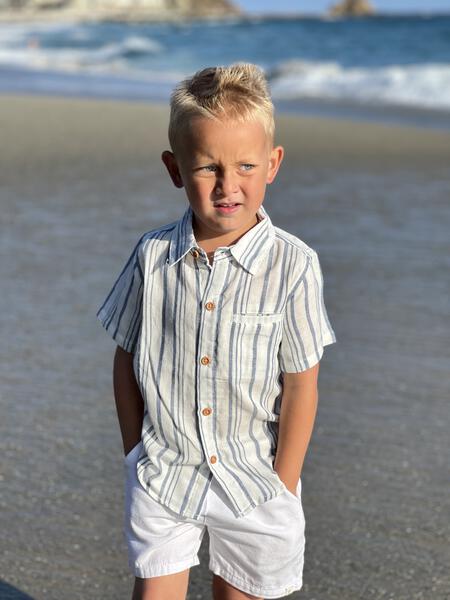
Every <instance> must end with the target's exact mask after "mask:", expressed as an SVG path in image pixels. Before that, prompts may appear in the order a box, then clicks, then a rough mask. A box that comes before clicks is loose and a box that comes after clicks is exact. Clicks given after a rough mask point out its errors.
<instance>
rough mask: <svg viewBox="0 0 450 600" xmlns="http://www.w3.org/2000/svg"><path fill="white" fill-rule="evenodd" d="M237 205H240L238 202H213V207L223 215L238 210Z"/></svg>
mask: <svg viewBox="0 0 450 600" xmlns="http://www.w3.org/2000/svg"><path fill="white" fill-rule="evenodd" d="M239 207H240V204H239V203H237V202H236V203H233V204H231V203H230V204H226V203H223V204H214V208H215V209H216V210H218V211H219V212H220V213H222V214H224V215H227V214H230V213H233V212H235V211H236V210H238V208H239Z"/></svg>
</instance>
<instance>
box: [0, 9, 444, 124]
mask: <svg viewBox="0 0 450 600" xmlns="http://www.w3.org/2000/svg"><path fill="white" fill-rule="evenodd" d="M235 61H250V62H254V63H256V64H258V65H260V66H261V67H262V68H263V69H264V71H265V72H266V74H267V77H268V79H269V82H270V87H271V91H272V95H273V98H274V101H275V104H276V105H277V106H278V108H279V109H281V110H288V111H294V112H307V113H313V114H314V113H318V114H323V113H325V114H328V113H331V114H334V115H344V116H350V117H356V118H358V117H362V118H369V119H371V118H375V119H381V120H384V121H402V120H407V121H412V122H415V123H418V124H422V125H425V126H431V127H441V126H442V127H445V128H448V127H449V123H450V15H447V16H445V15H441V16H439V15H435V16H433V15H429V16H408V17H400V16H393V17H378V18H372V19H358V20H351V19H335V20H331V19H325V18H322V19H321V18H308V19H290V20H286V19H258V18H247V19H233V20H228V21H225V22H224V21H212V22H208V23H200V22H191V23H185V24H164V23H163V24H121V23H112V22H111V23H81V24H80V23H64V24H55V23H51V24H50V23H44V22H40V23H33V24H31V23H27V24H9V23H8V24H0V92H24V93H46V94H59V95H61V94H62V95H71V96H73V95H75V96H94V97H102V98H115V99H134V100H154V101H155V100H156V101H163V102H166V101H167V100H168V98H169V96H170V92H171V90H172V89H173V87H174V85H175V84H176V83H177V82H178V81H179V80H180V79H182V78H183V77H185V76H187V75H189V74H191V73H193V72H194V71H196V70H198V69H201V68H203V67H206V66H210V65H215V64H229V63H232V62H235Z"/></svg>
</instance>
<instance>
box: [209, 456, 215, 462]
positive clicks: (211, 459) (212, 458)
mask: <svg viewBox="0 0 450 600" xmlns="http://www.w3.org/2000/svg"><path fill="white" fill-rule="evenodd" d="M209 460H210V461H211V462H212V464H214V463H215V462H217V456H214V455H212V456H211V458H210V459H209Z"/></svg>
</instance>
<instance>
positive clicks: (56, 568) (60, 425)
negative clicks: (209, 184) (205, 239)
mask: <svg viewBox="0 0 450 600" xmlns="http://www.w3.org/2000/svg"><path fill="white" fill-rule="evenodd" d="M167 120H168V109H167V107H165V106H158V105H150V104H145V103H138V102H136V103H132V102H119V101H99V100H91V99H90V100H83V99H67V98H66V99H63V98H57V97H37V96H36V97H33V96H13V95H3V96H0V132H1V142H2V143H1V145H0V199H1V223H2V227H1V254H2V259H3V260H2V262H1V273H0V274H1V280H2V282H3V284H2V294H1V295H0V309H1V315H2V321H1V330H2V334H3V336H2V338H3V343H2V346H1V348H2V350H1V361H0V373H1V388H0V394H1V409H0V453H1V457H2V460H1V472H0V480H1V496H0V531H1V532H2V540H3V542H2V544H1V560H0V598H2V599H5V600H6V599H16V600H17V599H25V598H31V599H33V600H86V599H88V598H89V600H97V599H98V600H103V599H104V600H126V599H128V598H129V597H130V594H131V589H132V582H133V578H132V576H131V575H130V574H129V572H128V567H127V560H126V551H125V543H124V539H123V534H122V503H123V489H122V476H123V459H122V448H121V443H120V434H119V428H118V424H117V419H116V414H115V408H114V400H113V392H112V357H113V352H114V348H115V346H114V342H113V341H112V340H111V339H110V338H109V337H108V336H107V334H106V333H105V332H104V331H103V329H102V328H101V326H100V324H99V323H98V322H97V320H96V317H95V313H96V311H97V308H98V307H99V304H100V303H101V302H102V301H103V298H104V296H105V294H106V293H107V292H108V291H109V289H110V287H111V285H112V283H113V281H114V279H115V277H116V275H117V273H118V269H119V268H121V266H122V265H123V263H124V261H125V260H126V258H127V257H128V255H129V253H130V251H131V249H132V247H133V245H134V243H135V242H136V240H137V239H138V237H139V236H140V235H142V233H144V232H145V231H148V230H149V229H152V228H154V227H157V226H159V225H162V224H164V223H168V222H171V221H174V220H175V219H177V218H179V216H181V214H182V213H183V211H184V210H185V206H186V202H187V201H186V200H185V197H184V193H183V191H182V190H176V189H175V188H174V187H173V186H172V184H171V183H170V181H169V179H168V177H167V175H166V173H165V170H164V165H163V164H162V162H161V160H160V155H161V152H162V150H164V149H166V148H168V142H167V133H166V131H167V122H168V121H167ZM277 132H278V134H277V139H278V142H279V143H281V144H282V145H284V147H285V150H286V158H285V161H284V163H283V165H282V168H281V171H280V174H279V176H278V179H277V181H276V182H275V183H274V184H273V185H272V186H270V187H269V188H268V193H267V196H266V199H265V207H266V208H267V210H268V211H269V214H270V216H271V219H272V221H273V223H274V224H275V225H276V226H279V227H281V228H283V229H286V230H288V231H290V232H292V233H294V234H295V235H298V236H299V237H300V238H301V239H303V240H304V241H305V242H306V243H308V244H309V245H310V246H312V247H313V248H315V249H316V250H317V251H318V253H319V256H320V260H321V265H322V269H323V273H324V278H325V301H326V304H327V307H328V313H329V317H330V321H331V323H332V324H333V327H334V330H335V332H336V336H337V339H338V343H337V344H335V345H333V346H331V347H328V348H326V349H325V354H324V357H323V359H322V365H321V374H320V401H319V410H318V414H317V420H316V427H315V431H314V434H313V438H312V441H311V445H310V448H309V451H308V454H307V457H306V461H305V467H304V470H303V473H302V501H303V508H304V513H305V517H306V553H305V570H304V587H303V589H302V590H301V591H300V592H297V593H294V594H292V596H290V597H292V598H299V599H303V600H389V599H390V600H448V599H449V598H450V591H449V590H450V574H449V569H448V565H449V564H450V524H449V515H450V496H449V494H448V483H449V464H448V457H449V455H450V448H449V445H450V444H449V435H448V431H449V427H450V414H449V410H448V399H449V392H450V376H449V369H448V365H449V364H450V350H449V346H450V345H449V338H448V321H449V314H448V312H449V311H448V298H449V297H450V271H449V256H450V244H449V236H448V232H449V231H450V204H449V197H450V171H449V169H448V165H449V164H450V133H449V132H447V133H445V132H439V131H432V130H427V129H420V128H406V127H399V126H396V127H394V126H383V125H378V124H366V123H356V122H351V121H344V120H332V119H325V118H323V119H318V118H306V117H295V116H286V115H279V116H278V117H277ZM207 545H208V536H207V535H206V536H205V538H204V540H203V544H202V548H201V552H200V560H201V565H199V566H196V567H194V568H193V569H192V570H191V575H190V586H189V594H188V599H189V600H194V599H204V600H209V599H210V597H211V595H210V582H211V573H210V572H209V570H208V556H207V555H208V549H207Z"/></svg>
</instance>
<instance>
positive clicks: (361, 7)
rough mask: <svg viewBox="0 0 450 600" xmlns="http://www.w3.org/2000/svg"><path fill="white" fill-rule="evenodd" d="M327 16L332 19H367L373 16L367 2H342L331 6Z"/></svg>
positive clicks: (357, 0)
mask: <svg viewBox="0 0 450 600" xmlns="http://www.w3.org/2000/svg"><path fill="white" fill-rule="evenodd" d="M328 14H329V15H331V16H332V17H367V16H371V15H374V14H375V9H374V7H373V6H372V5H371V3H370V2H369V0H342V2H338V3H337V4H334V5H333V6H331V8H330V9H329V10H328Z"/></svg>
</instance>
